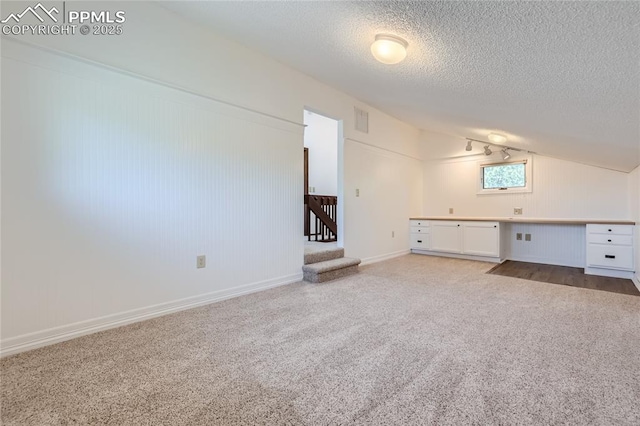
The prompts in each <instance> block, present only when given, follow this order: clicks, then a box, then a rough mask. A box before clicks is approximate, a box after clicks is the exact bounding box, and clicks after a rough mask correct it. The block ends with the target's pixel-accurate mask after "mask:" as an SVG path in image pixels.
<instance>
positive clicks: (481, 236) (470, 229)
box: [462, 222, 500, 257]
mask: <svg viewBox="0 0 640 426" xmlns="http://www.w3.org/2000/svg"><path fill="white" fill-rule="evenodd" d="M463 228H464V231H463V241H464V247H463V249H462V252H463V253H464V254H473V255H476V256H490V257H499V256H500V224H499V223H497V222H464V223H463Z"/></svg>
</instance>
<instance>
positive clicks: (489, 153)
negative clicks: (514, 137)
mask: <svg viewBox="0 0 640 426" xmlns="http://www.w3.org/2000/svg"><path fill="white" fill-rule="evenodd" d="M492 153H493V151H491V148H489V145H487V146H485V147H484V155H491V154H492Z"/></svg>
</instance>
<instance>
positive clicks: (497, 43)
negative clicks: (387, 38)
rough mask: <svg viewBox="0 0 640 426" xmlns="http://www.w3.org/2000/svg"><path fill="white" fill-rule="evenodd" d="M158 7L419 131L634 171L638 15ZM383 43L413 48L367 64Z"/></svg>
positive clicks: (373, 5)
mask: <svg viewBox="0 0 640 426" xmlns="http://www.w3.org/2000/svg"><path fill="white" fill-rule="evenodd" d="M163 5H164V6H165V7H167V8H168V9H171V10H173V11H174V12H177V13H179V14H181V15H183V16H185V17H187V18H189V19H192V20H196V21H198V22H200V23H203V24H205V25H208V26H210V27H211V28H212V29H213V30H214V31H215V32H217V33H219V34H221V35H223V36H225V37H227V38H230V39H233V40H236V41H238V42H239V43H241V44H244V45H246V46H248V47H250V48H252V49H255V50H258V51H261V52H263V53H264V54H266V55H268V56H271V57H274V58H276V59H277V60H279V61H280V62H282V63H285V64H287V65H289V66H291V67H293V68H296V69H298V70H300V71H302V72H304V73H306V74H309V75H311V76H313V77H315V78H316V79H318V80H320V81H324V82H326V83H328V84H330V85H332V86H334V87H336V88H339V89H341V90H343V91H344V92H346V93H349V94H351V95H353V96H355V97H356V98H358V99H361V100H363V101H365V102H367V103H369V104H371V105H373V106H375V107H377V108H379V109H381V110H382V111H385V112H387V113H389V114H391V115H393V116H395V117H397V118H399V119H401V120H403V121H406V122H408V123H410V124H413V125H415V126H416V127H419V128H421V129H426V130H430V131H434V132H439V133H444V134H447V135H451V136H456V137H460V138H465V137H472V138H476V139H482V140H487V139H486V135H487V134H488V133H489V132H490V131H498V132H501V133H504V134H506V135H507V136H508V137H509V142H508V145H511V146H515V147H520V148H524V149H528V150H531V151H535V152H538V153H540V154H544V155H549V156H555V157H558V158H564V159H571V160H574V161H577V162H581V163H587V164H593V165H598V166H602V167H607V168H612V169H617V170H624V171H630V170H632V169H633V168H634V167H636V166H637V165H638V163H639V162H640V3H638V2H611V1H602V2H597V1H596V2H555V1H545V2H493V1H472V2H458V1H447V2H439V1H438V2H401V1H384V2H343V1H339V2H298V1H296V2H171V3H163ZM380 32H385V33H392V34H396V35H399V36H401V37H403V38H405V39H406V40H407V41H408V42H409V48H408V56H407V59H406V60H405V61H404V62H402V63H400V64H398V65H383V64H380V63H378V62H376V61H375V60H374V59H373V57H372V56H371V53H370V51H369V47H370V44H371V43H372V42H373V40H374V36H375V34H377V33H380ZM449 140H451V139H450V138H449ZM460 143H463V141H461V142H460Z"/></svg>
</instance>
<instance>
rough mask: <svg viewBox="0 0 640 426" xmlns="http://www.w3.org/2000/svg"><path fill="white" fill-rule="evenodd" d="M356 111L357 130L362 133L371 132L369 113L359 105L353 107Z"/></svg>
mask: <svg viewBox="0 0 640 426" xmlns="http://www.w3.org/2000/svg"><path fill="white" fill-rule="evenodd" d="M353 109H354V111H355V113H356V130H358V131H360V132H362V133H369V113H368V112H367V111H363V110H361V109H360V108H358V107H353Z"/></svg>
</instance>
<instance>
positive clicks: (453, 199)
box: [423, 139, 630, 219]
mask: <svg viewBox="0 0 640 426" xmlns="http://www.w3.org/2000/svg"><path fill="white" fill-rule="evenodd" d="M444 144H446V145H449V146H450V145H452V142H450V141H447V142H444V143H441V142H439V140H438V139H431V140H428V141H424V146H425V147H426V148H425V151H426V154H425V156H427V155H429V151H430V152H431V153H433V152H436V151H437V152H439V153H440V154H443V151H444V150H443V148H442V147H439V145H444ZM464 146H465V141H464V139H462V140H461V141H459V146H456V145H453V147H452V148H453V149H458V150H459V152H455V151H453V149H452V150H451V155H450V156H448V157H444V156H443V157H440V158H433V157H432V158H428V159H427V160H426V161H425V162H424V197H423V200H424V211H423V213H424V214H425V215H427V216H444V215H448V214H449V208H453V209H454V215H456V216H497V217H511V216H513V209H514V207H522V208H523V217H535V218H592V219H593V218H597V219H629V218H630V211H629V199H628V193H629V189H628V188H629V182H628V175H627V173H624V172H618V171H613V170H607V169H602V168H598V167H593V166H587V165H584V164H579V163H574V162H571V161H565V160H558V159H555V158H550V157H544V156H540V155H532V166H533V167H532V174H533V191H532V192H530V193H512V194H483V195H479V194H477V190H478V180H479V163H480V162H483V161H487V159H494V160H496V161H500V160H501V157H500V156H499V155H498V154H497V153H494V154H492V155H491V156H490V157H487V156H485V155H483V154H480V155H478V154H477V152H478V151H480V146H479V144H478V145H476V148H475V149H476V151H472V153H471V154H472V155H466V156H464V154H463V153H464V152H465V151H464ZM496 151H497V150H496ZM458 155H460V156H459V157H458ZM451 157H453V158H451ZM516 158H518V154H514V155H513V159H516Z"/></svg>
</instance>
